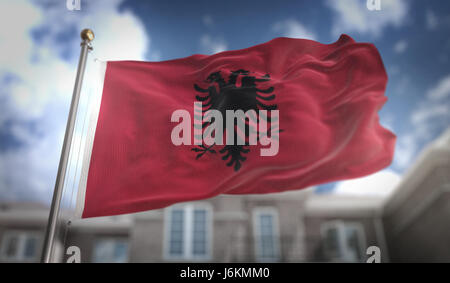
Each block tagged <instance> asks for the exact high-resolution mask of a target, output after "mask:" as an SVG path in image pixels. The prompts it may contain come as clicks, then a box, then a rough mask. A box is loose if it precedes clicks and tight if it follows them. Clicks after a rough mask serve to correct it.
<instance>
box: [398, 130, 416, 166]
mask: <svg viewBox="0 0 450 283" xmlns="http://www.w3.org/2000/svg"><path fill="white" fill-rule="evenodd" d="M416 151H417V138H416V137H415V136H414V134H407V135H402V136H400V137H399V138H398V140H397V143H396V145H395V151H394V165H395V166H396V167H397V168H402V169H405V168H408V167H409V166H410V165H411V162H413V158H414V155H415V154H416Z"/></svg>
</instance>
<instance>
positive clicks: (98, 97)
mask: <svg viewBox="0 0 450 283" xmlns="http://www.w3.org/2000/svg"><path fill="white" fill-rule="evenodd" d="M94 64H95V67H94V72H93V73H94V75H93V78H92V85H93V86H92V99H91V101H90V103H91V105H92V109H91V111H90V112H91V113H90V118H89V125H88V129H87V134H86V141H85V147H84V154H83V162H82V165H81V166H82V167H81V173H80V183H79V185H78V193H77V202H76V205H75V213H74V217H75V219H81V218H82V215H83V211H84V202H85V197H86V185H87V177H88V173H89V165H90V163H91V154H92V147H93V146H94V137H95V130H96V129H97V121H98V115H99V112H100V104H101V101H102V95H103V85H104V81H105V72H106V66H107V62H104V61H100V60H98V59H95V62H94ZM87 115H89V114H87Z"/></svg>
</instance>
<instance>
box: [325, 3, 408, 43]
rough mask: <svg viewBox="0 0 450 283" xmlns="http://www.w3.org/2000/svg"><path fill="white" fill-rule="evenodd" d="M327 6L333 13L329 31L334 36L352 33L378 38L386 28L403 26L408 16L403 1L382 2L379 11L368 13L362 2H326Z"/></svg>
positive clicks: (406, 6)
mask: <svg viewBox="0 0 450 283" xmlns="http://www.w3.org/2000/svg"><path fill="white" fill-rule="evenodd" d="M327 4H328V6H329V7H330V8H331V9H332V10H333V11H334V13H335V14H334V17H333V26H332V29H331V32H332V34H333V35H334V36H338V35H340V34H341V33H352V32H358V33H361V34H369V35H372V36H380V35H382V33H383V29H384V28H386V27H388V26H394V27H399V26H401V25H403V24H404V23H405V21H406V20H407V16H408V5H407V2H406V1H405V0H382V1H381V10H380V11H370V10H369V9H367V6H366V1H362V0H340V1H336V0H328V1H327Z"/></svg>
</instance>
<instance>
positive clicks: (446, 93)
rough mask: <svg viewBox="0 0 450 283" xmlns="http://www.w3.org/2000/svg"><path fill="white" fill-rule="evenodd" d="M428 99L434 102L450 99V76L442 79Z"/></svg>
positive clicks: (430, 91) (429, 93) (429, 92)
mask: <svg viewBox="0 0 450 283" xmlns="http://www.w3.org/2000/svg"><path fill="white" fill-rule="evenodd" d="M427 97H428V98H429V99H431V100H433V101H436V100H440V99H444V98H450V74H449V75H447V76H446V77H444V78H442V79H441V80H440V81H439V82H438V84H437V85H436V87H434V88H432V89H430V90H429V91H428V92H427Z"/></svg>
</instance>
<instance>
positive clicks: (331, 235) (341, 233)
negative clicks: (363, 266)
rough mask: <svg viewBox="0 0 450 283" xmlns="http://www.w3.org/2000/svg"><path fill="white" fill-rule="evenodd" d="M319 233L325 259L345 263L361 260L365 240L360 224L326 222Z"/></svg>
mask: <svg viewBox="0 0 450 283" xmlns="http://www.w3.org/2000/svg"><path fill="white" fill-rule="evenodd" d="M321 232H322V241H323V250H324V255H325V257H326V259H328V260H331V261H346V262H361V261H362V260H363V256H364V250H365V246H366V243H365V241H366V240H365V235H364V229H363V227H362V225H361V224H360V223H346V222H342V221H332V222H326V223H324V224H322V227H321Z"/></svg>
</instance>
